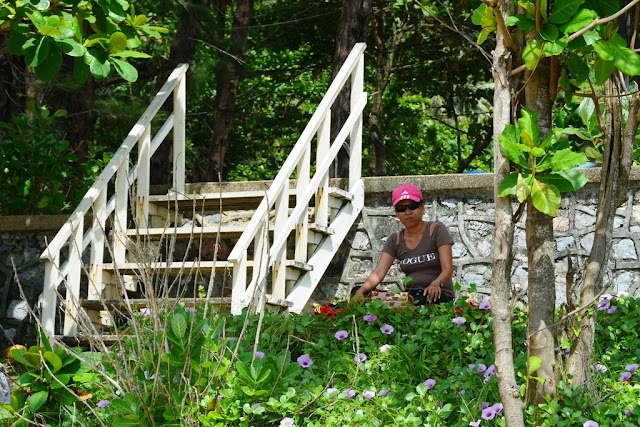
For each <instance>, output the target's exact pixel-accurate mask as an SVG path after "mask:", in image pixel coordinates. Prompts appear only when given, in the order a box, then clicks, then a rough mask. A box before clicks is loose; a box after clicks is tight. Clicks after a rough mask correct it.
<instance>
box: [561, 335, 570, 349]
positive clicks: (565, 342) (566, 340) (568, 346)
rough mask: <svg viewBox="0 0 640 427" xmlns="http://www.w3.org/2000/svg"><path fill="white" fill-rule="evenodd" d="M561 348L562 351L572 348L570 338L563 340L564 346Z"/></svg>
mask: <svg viewBox="0 0 640 427" xmlns="http://www.w3.org/2000/svg"><path fill="white" fill-rule="evenodd" d="M560 348H562V349H567V348H571V341H569V339H568V338H566V337H565V338H563V339H562V345H561V346H560Z"/></svg>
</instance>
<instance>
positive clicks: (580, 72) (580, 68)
mask: <svg viewBox="0 0 640 427" xmlns="http://www.w3.org/2000/svg"><path fill="white" fill-rule="evenodd" d="M569 70H570V71H571V72H572V73H573V74H575V76H576V80H577V81H578V82H584V81H585V80H587V77H589V66H588V65H587V64H585V63H584V60H583V59H582V57H580V56H578V55H575V54H571V55H570V56H569Z"/></svg>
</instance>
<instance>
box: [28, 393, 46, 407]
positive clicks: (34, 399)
mask: <svg viewBox="0 0 640 427" xmlns="http://www.w3.org/2000/svg"><path fill="white" fill-rule="evenodd" d="M48 398H49V391H47V390H43V391H39V392H37V393H34V394H32V395H31V397H30V398H29V410H30V411H31V412H32V413H36V412H38V409H40V408H42V405H44V404H45V403H47V399H48Z"/></svg>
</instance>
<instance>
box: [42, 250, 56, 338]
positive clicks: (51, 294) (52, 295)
mask: <svg viewBox="0 0 640 427" xmlns="http://www.w3.org/2000/svg"><path fill="white" fill-rule="evenodd" d="M49 259H50V260H51V261H47V262H46V263H45V265H44V288H43V289H42V301H41V302H40V304H41V305H40V313H41V316H42V318H41V322H42V328H43V329H44V332H45V333H46V334H47V338H49V340H50V341H51V340H52V339H53V337H54V336H55V327H56V309H57V308H58V294H57V292H56V288H57V287H58V284H59V283H60V280H61V278H60V252H57V253H55V254H49Z"/></svg>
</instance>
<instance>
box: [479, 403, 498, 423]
mask: <svg viewBox="0 0 640 427" xmlns="http://www.w3.org/2000/svg"><path fill="white" fill-rule="evenodd" d="M495 416H496V411H495V410H494V409H493V406H489V407H488V408H484V409H483V410H482V418H483V419H485V420H492V419H493V418H494V417H495Z"/></svg>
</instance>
